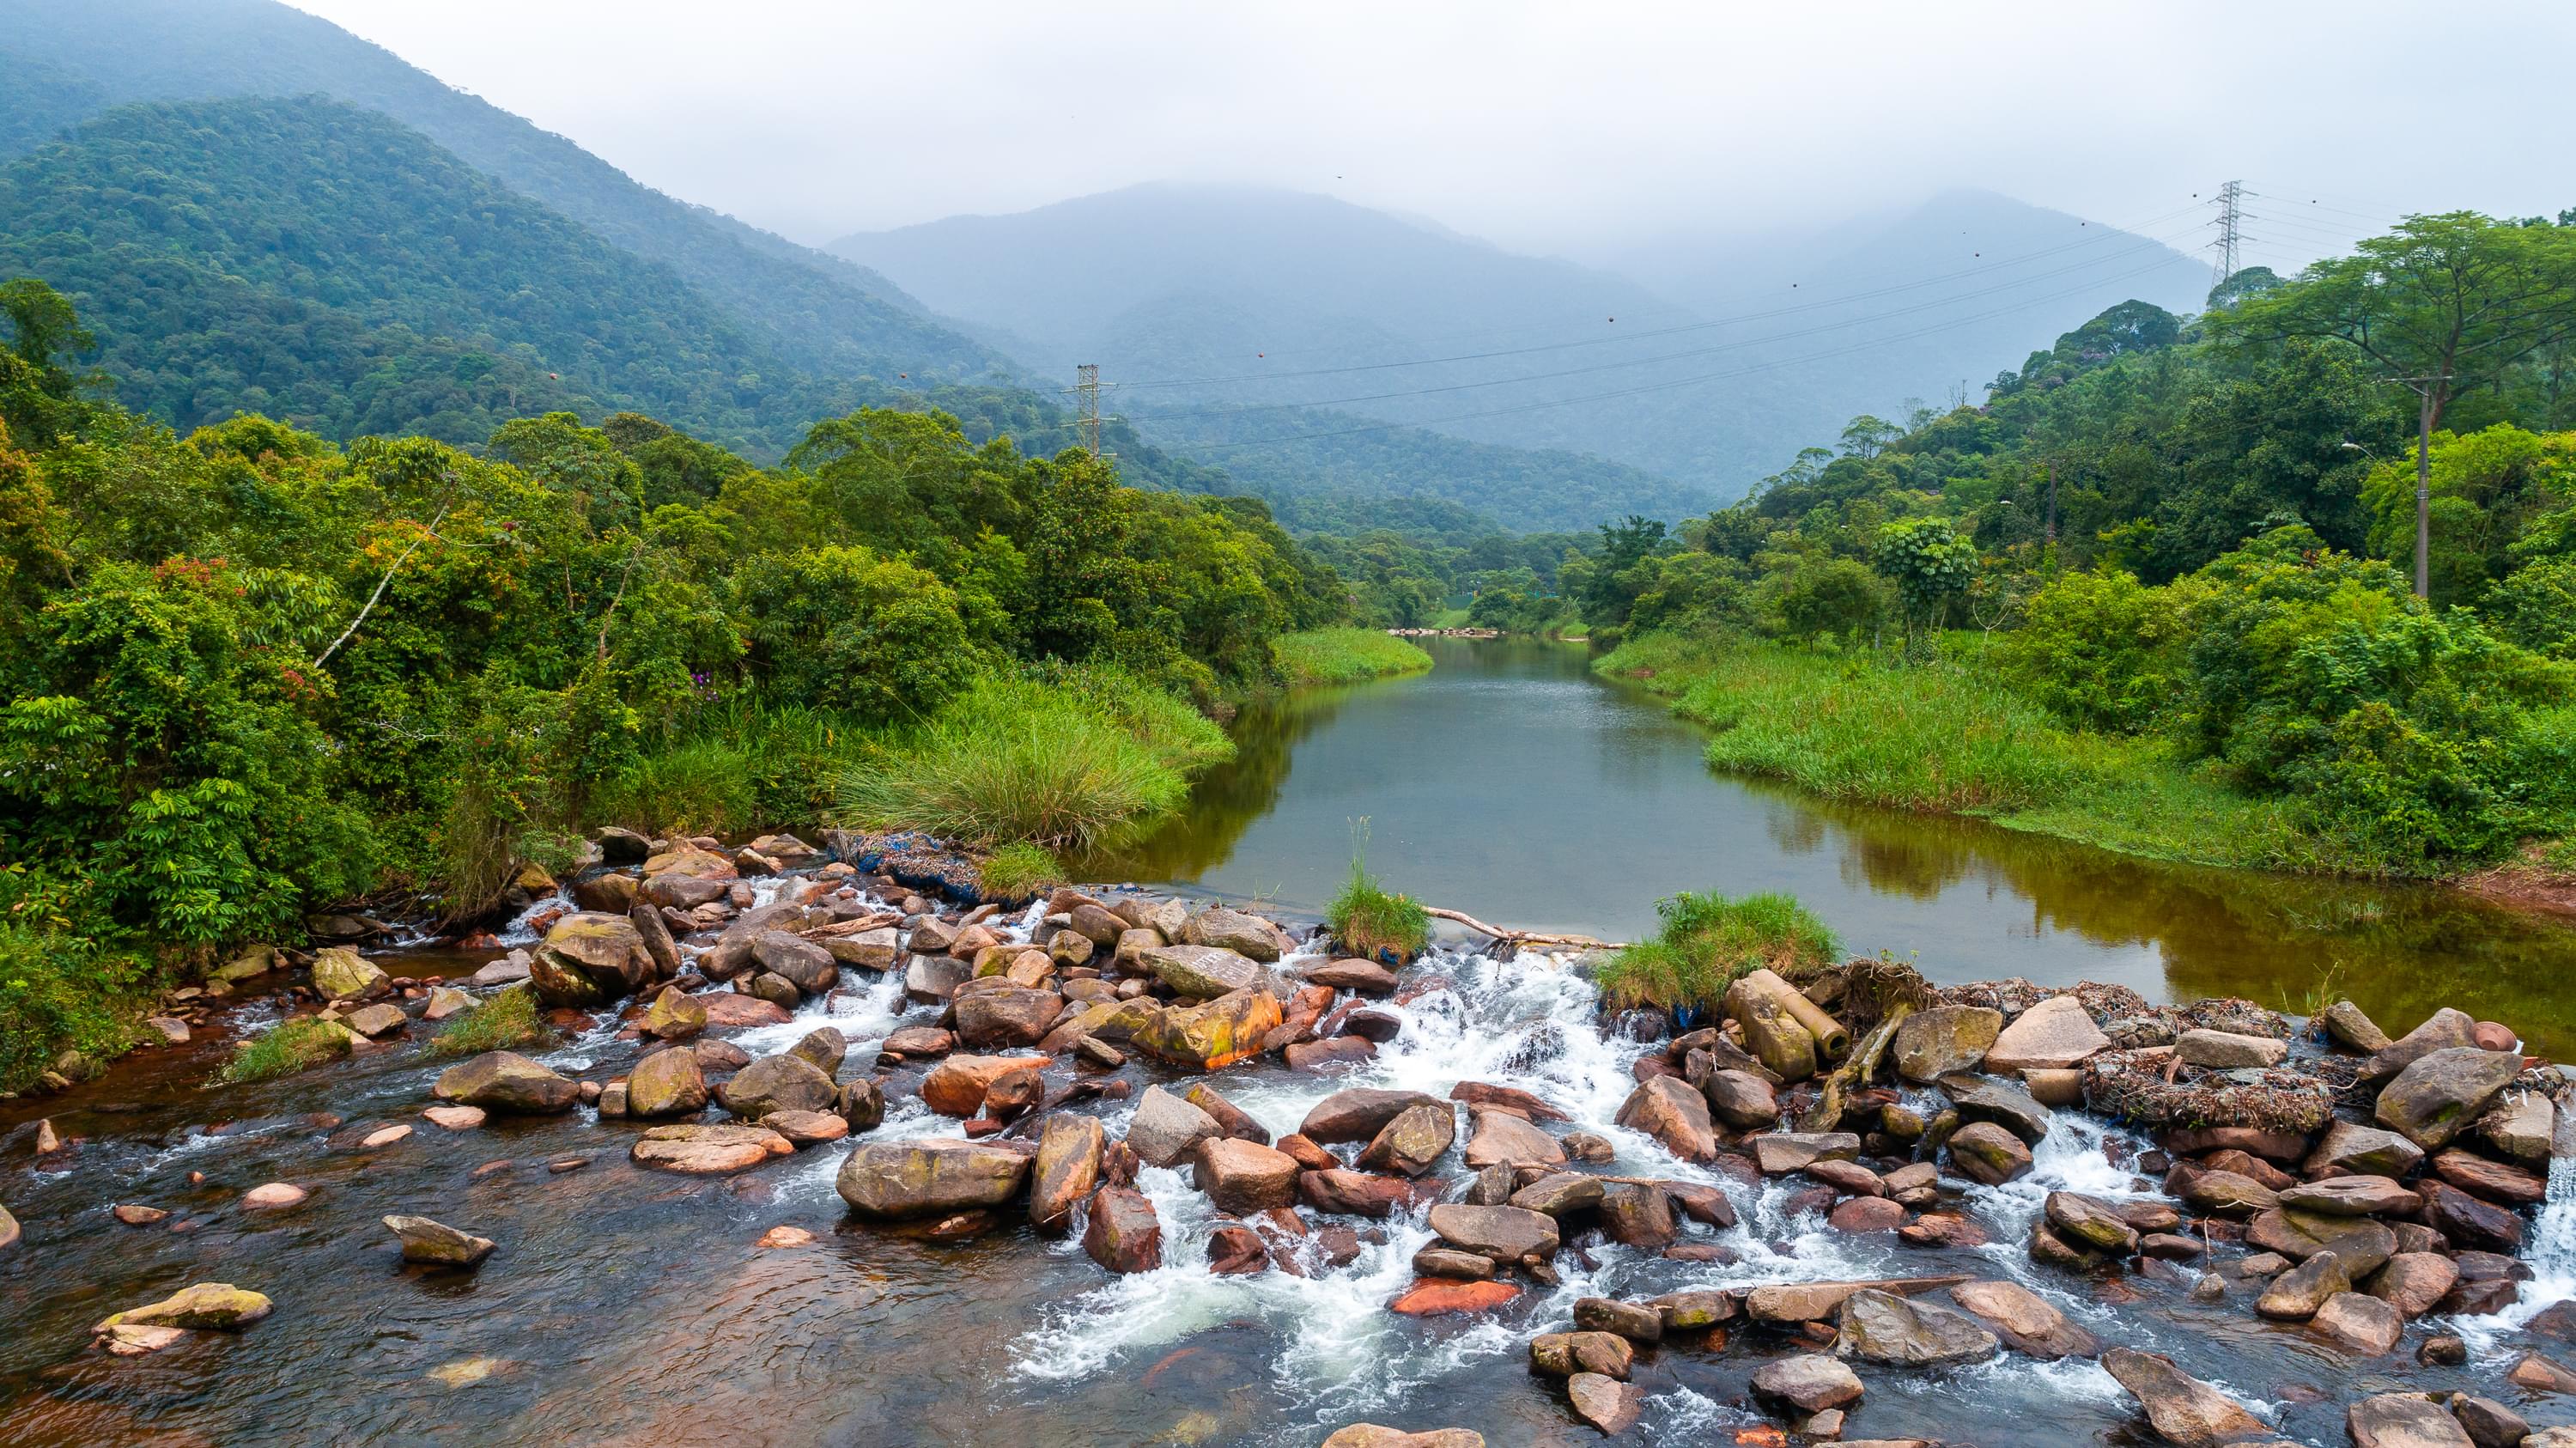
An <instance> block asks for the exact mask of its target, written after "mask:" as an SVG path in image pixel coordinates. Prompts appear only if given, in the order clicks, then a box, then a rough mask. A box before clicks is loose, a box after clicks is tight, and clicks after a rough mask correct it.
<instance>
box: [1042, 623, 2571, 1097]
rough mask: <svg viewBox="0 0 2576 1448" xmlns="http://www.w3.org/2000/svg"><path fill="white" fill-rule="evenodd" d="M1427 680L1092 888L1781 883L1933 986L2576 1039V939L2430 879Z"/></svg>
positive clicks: (1483, 675) (1340, 723)
mask: <svg viewBox="0 0 2576 1448" xmlns="http://www.w3.org/2000/svg"><path fill="white" fill-rule="evenodd" d="M1429 642H1430V646H1431V648H1432V650H1433V652H1434V653H1435V654H1436V655H1437V656H1438V658H1439V667H1438V668H1437V669H1436V670H1434V671H1433V672H1432V673H1430V674H1427V675H1422V676H1419V677H1415V678H1409V679H1399V680H1391V681H1387V682H1383V683H1376V684H1366V685H1361V686H1358V687H1355V688H1350V689H1338V690H1330V691H1325V692H1321V693H1315V694H1308V695H1301V696H1298V697H1295V698H1291V699H1287V700H1282V701H1279V702H1277V703H1275V704H1273V705H1270V706H1267V707H1260V708H1254V709H1248V710H1246V711H1245V712H1244V714H1243V716H1242V718H1241V719H1240V720H1238V721H1237V724H1236V738H1237V745H1238V749H1239V751H1240V752H1239V754H1238V756H1237V758H1236V759H1235V760H1234V762H1233V763H1231V764H1229V765H1227V766H1225V767H1224V768H1222V769H1220V770H1218V771H1216V772H1214V773H1213V774H1211V775H1210V776H1209V777H1208V779H1207V780H1206V781H1205V782H1204V783H1203V784H1202V786H1201V788H1200V789H1199V791H1198V792H1197V793H1196V795H1195V796H1194V798H1193V803H1192V806H1191V809H1190V811H1189V813H1188V814H1187V815H1186V816H1184V817H1181V818H1179V819H1176V820H1174V821H1173V822H1171V823H1170V824H1168V825H1167V826H1165V827H1164V828H1163V829H1161V830H1160V831H1158V832H1157V833H1155V834H1153V835H1152V836H1150V837H1148V838H1146V839H1145V840H1143V841H1142V842H1140V843H1138V844H1136V845H1135V846H1133V847H1132V848H1129V849H1127V850H1125V851H1123V852H1121V853H1118V854H1116V855H1110V856H1103V857H1101V858H1097V859H1094V860H1090V861H1085V862H1082V863H1081V871H1082V873H1084V874H1085V875H1087V876H1089V877H1091V878H1101V879H1132V880H1139V881H1169V882H1176V883H1184V884H1189V885H1194V886H1198V887H1200V888H1204V889H1209V890H1214V891H1218V892H1222V893H1227V894H1234V895H1241V896H1259V897H1263V898H1267V899H1272V900H1275V901H1277V902H1279V903H1280V904H1282V905H1284V906H1287V907H1290V908H1296V909H1306V910H1313V909H1318V908H1320V907H1321V905H1322V903H1323V902H1324V901H1325V900H1326V899H1327V898H1329V897H1330V895H1331V894H1332V892H1333V890H1334V889H1335V888H1336V887H1337V886H1338V885H1339V883H1340V881H1341V878H1342V875H1343V873H1344V872H1345V871H1346V870H1347V869H1348V867H1349V856H1350V827H1351V821H1353V820H1354V819H1356V818H1358V817H1360V816H1367V817H1369V818H1370V819H1371V821H1372V834H1371V842H1370V865H1371V866H1372V868H1374V869H1375V870H1376V871H1377V872H1378V873H1379V874H1380V875H1382V876H1383V877H1384V878H1385V879H1386V880H1387V881H1388V882H1389V883H1390V884H1391V885H1393V886H1394V887H1395V888H1399V889H1403V890H1406V891H1409V892H1411V893H1413V894H1414V895H1416V896H1419V897H1421V898H1423V899H1426V900H1430V901H1432V902H1433V903H1436V904H1442V905H1448V906H1451V907H1454V908H1457V909H1461V910H1465V911H1468V912H1469V913H1471V914H1475V915H1478V916H1481V917H1483V918H1486V919H1492V920H1508V921H1512V922H1515V923H1520V924H1524V925H1528V926H1531V927H1534V928H1543V929H1557V930H1574V931H1582V932H1585V933H1590V934H1597V935H1602V936H1605V937H1607V938H1612V939H1628V938H1634V937H1635V936H1637V935H1640V934H1643V933H1645V932H1647V931H1650V930H1652V929H1653V926H1654V902H1655V900H1656V899H1657V898H1659V897H1661V896H1664V895H1669V894H1671V893H1673V892H1674V891H1676V890H1684V889H1712V888H1714V889H1721V890H1725V891H1728V892H1730V893H1737V894H1741V893H1744V892H1746V891H1751V890H1786V891H1789V892H1790V893H1793V894H1795V895H1797V896H1798V897H1799V898H1800V899H1802V900H1804V901H1806V902H1807V904H1808V905H1809V906H1810V908H1812V909H1814V910H1816V911H1817V912H1818V913H1819V914H1821V915H1822V916H1824V918H1825V919H1826V920H1827V921H1828V922H1829V923H1830V924H1832V925H1833V927H1834V928H1835V929H1836V930H1837V931H1838V932H1839V933H1840V934H1841V935H1842V937H1843V940H1844V943H1845V944H1846V945H1847V946H1849V947H1851V948H1853V949H1855V950H1861V951H1878V950H1887V951H1891V952H1893V953H1895V954H1897V955H1898V956H1900V957H1911V958H1913V959H1915V960H1916V961H1917V963H1918V964H1920V965H1921V966H1922V968H1923V969H1924V970H1925V971H1926V972H1927V973H1929V974H1931V975H1933V976H1934V977H1936V978H1939V979H1947V980H1967V979H1976V978H1981V977H1988V976H1997V975H2026V976H2029V977H2030V978H2032V979H2034V980H2040V981H2048V982H2065V981H2072V980H2077V979H2095V980H2117V981H2120V982H2123V983H2125V984H2127V985H2130V986H2132V987H2134V988H2136V989H2137V990H2139V991H2142V992H2144V993H2145V994H2147V995H2148V996H2150V997H2154V998H2161V999H2170V998H2176V997H2189V996H2199V995H2218V994H2238V995H2246V996H2252V997H2254V998H2257V999H2260V1000H2264V1001H2266V1002H2269V1003H2271V1004H2274V1005H2280V1006H2291V1007H2295V1006H2297V1005H2299V1004H2300V1003H2302V1002H2303V1001H2305V1000H2306V999H2308V998H2309V997H2310V996H2311V995H2312V994H2315V993H2318V992H2322V991H2333V992H2338V993H2346V994H2350V995H2352V996H2353V997H2354V998H2355V999H2356V1000H2358V1001H2360V1002H2361V1003H2362V1004H2363V1005H2364V1006H2365V1007H2367V1008H2368V1009H2369V1010H2370V1011H2371V1012H2372V1014H2373V1015H2374V1016H2377V1017H2379V1018H2380V1019H2381V1020H2382V1022H2383V1023H2384V1024H2386V1025H2388V1026H2390V1027H2391V1028H2392V1029H2397V1030H2403V1029H2405V1028H2406V1027H2408V1026H2411V1025H2413V1024H2414V1023H2415V1021H2417V1020H2419V1019H2421V1018H2422V1017H2423V1016H2424V1015H2426V1014H2428V1013H2429V1012H2430V1011H2431V1010H2432V1009H2433V1008H2434V1007H2436V1006H2439V1005H2444V1004H2452V1005H2459V1006H2461V1007H2462V1008H2464V1009H2470V1010H2473V1011H2476V1012H2478V1013H2479V1014H2481V1015H2485V1016H2489V1017H2492V1018H2494V1019H2498V1020H2502V1021H2505V1022H2507V1023H2508V1024H2510V1025H2512V1026H2513V1027H2514V1028H2516V1029H2517V1030H2519V1031H2521V1032H2522V1033H2523V1035H2524V1036H2525V1038H2526V1040H2527V1041H2529V1042H2530V1043H2531V1044H2532V1045H2533V1046H2534V1047H2535V1048H2537V1049H2547V1050H2552V1051H2560V1050H2565V1049H2568V1048H2570V1047H2571V1046H2576V1001H2571V1000H2569V999H2567V998H2565V997H2566V992H2565V991H2564V988H2563V987H2564V983H2565V982H2567V981H2568V980H2570V979H2571V971H2576V929H2570V928H2569V927H2568V926H2567V925H2566V924H2564V923H2561V922H2557V921H2554V920H2551V919H2548V918H2546V917H2535V916H2529V915H2525V914H2522V913H2519V912H2515V911H2510V910H2506V909H2504V908H2502V907H2498V906H2494V905H2490V904H2487V903H2485V902H2483V901H2478V900H2474V899H2471V898H2468V897H2465V896H2462V895H2460V894H2459V893H2457V892H2454V891H2449V890H2443V889H2439V888H2435V887H2429V886H2421V885H2406V884H2384V883H2374V882H2352V881H2320V880H2305V879H2296V878H2288V877H2276V876H2260V875H2247V874H2241V873H2236V872H2228V871H2219V870H2210V869H2202V868H2197V867H2190V866H2174V865H2163V864H2157V863H2154V862H2149V861H2142V860H2136V859H2131V858H2128V857H2124V856H2119V855H2113V854H2109V853H2106V852H2103V851H2100V850H2093V849H2088V848H2085V847H2082V846H2077V845H2070V844H2067V843H2065V842H2062V841H2058V840H2052V839H2048V838H2045V837H2041V836H2034V835H2024V834H2018V833H2015V832H2013V831H2010V830H2005V829H2000V828H1997V827H1995V826H1992V825H1988V824H1984V823H1981V822H1978V821H1974V820H1962V819H1955V818H1947V817H1941V816H1930V815H1910V814H1904V813H1899V812H1894V811H1887V810H1876V809H1866V808H1859V807H1852V806H1842V805H1835V804H1830V803H1825V802H1820V801H1817V800H1814V799H1811V798H1809V797H1806V796H1804V795H1801V794H1797V793H1795V792H1793V791H1789V790H1786V789H1782V788H1778V787H1774V786H1771V785H1767V784H1763V783H1759V782H1748V781H1741V780H1734V779H1729V778H1725V777H1721V776H1717V775H1714V774H1712V773H1711V772H1710V771H1709V770H1708V769H1707V767H1706V765H1705V764H1704V762H1703V761H1702V758H1701V747H1702V742H1703V741H1702V739H1701V737H1700V736H1699V735H1698V734H1697V732H1696V731H1694V730H1692V729H1690V728H1688V727H1687V726H1684V725H1682V724H1680V723H1678V722H1677V721H1675V720H1674V719H1672V718H1671V717H1670V716H1669V715H1668V714H1666V713H1665V712H1664V710H1663V708H1662V706H1661V705H1660V704H1659V703H1657V702H1656V701H1655V700H1654V699H1652V698H1651V697H1648V696H1646V695H1645V694H1643V693H1642V692H1641V691H1637V690H1633V689H1630V688H1626V687H1623V686H1619V685H1614V684H1607V683H1603V682H1601V681H1599V680H1597V679H1594V678H1593V677H1592V676H1591V675H1590V674H1589V672H1588V670H1587V659H1586V657H1585V655H1584V652H1583V650H1582V649H1581V648H1579V647H1571V646H1564V645H1550V644H1542V643H1534V642H1528V641H1520V640H1510V641H1501V642H1492V643H1470V642H1466V641H1463V640H1431V641H1429Z"/></svg>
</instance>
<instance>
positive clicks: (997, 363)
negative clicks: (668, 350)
mask: <svg viewBox="0 0 2576 1448" xmlns="http://www.w3.org/2000/svg"><path fill="white" fill-rule="evenodd" d="M30 61H33V62H41V63H42V65H43V71H42V73H43V74H46V75H51V76H55V77H60V78H66V79H68V80H70V81H71V82H72V83H74V84H76V85H79V86H81V87H84V92H83V93H84V94H85V95H87V96H89V97H94V100H95V103H94V104H84V102H83V101H82V100H81V98H80V97H79V96H76V95H66V94H64V92H63V91H62V89H61V85H60V83H59V81H58V82H57V84H56V85H55V86H53V87H52V88H50V89H48V90H47V91H45V92H44V93H42V94H29V93H27V92H25V91H24V90H22V88H21V86H20V84H19V83H18V82H16V81H15V80H14V78H13V80H12V83H11V85H10V86H9V87H8V88H7V93H6V94H5V95H0V116H5V117H9V118H10V119H9V120H8V121H6V122H0V137H7V136H11V135H17V136H20V137H22V138H24V139H36V138H40V137H42V136H43V135H46V134H50V132H51V130H52V129H55V128H59V127H60V126H61V125H63V124H67V123H69V122H71V121H74V120H77V119H81V118H82V117H83V116H85V115H87V114H89V113H90V112H92V111H95V110H96V109H98V108H101V107H104V106H107V105H115V104H120V103H124V102H129V101H138V100H195V99H203V98H211V97H229V96H271V97H297V96H306V95H327V96H332V97H335V98H337V99H340V100H344V101H347V102H349V103H351V104H353V105H359V106H364V107H366V108H368V109H370V110H377V111H382V112H384V113H385V114H387V115H390V116H392V117H393V118H395V119H396V120H398V121H400V122H402V123H403V124H404V125H406V126H409V127H411V128H412V129H414V130H417V131H419V132H421V133H422V134H424V135H426V136H428V137H429V138H430V139H431V140H433V141H435V142H436V143H438V144H439V145H440V146H442V147H444V148H445V149H447V150H448V151H450V152H453V153H454V154H455V155H456V156H457V157H459V158H460V159H462V160H463V161H464V162H465V163H466V164H468V165H470V166H472V167H474V168H476V169H477V170H480V171H482V172H484V173H485V174H487V175H489V176H491V177H493V178H495V179H496V180H498V181H499V182H500V183H501V184H502V185H504V186H506V187H508V188H509V189H510V190H512V191H515V192H517V193H519V194H520V195H522V196H525V197H529V198H531V199H533V200H536V201H540V202H542V203H544V204H545V205H546V206H548V207H550V208H551V209H553V210H555V211H557V212H560V213H562V214H563V215H565V216H567V217H569V218H571V219H572V220H574V221H576V222H578V223H580V224H581V225H582V226H584V227H587V228H589V229H590V230H591V231H593V232H596V233H597V234H598V235H600V236H601V237H603V238H604V239H606V240H607V241H609V242H611V243H612V244H614V245H617V246H620V247H623V248H625V249H627V250H629V251H632V252H634V253H636V254H637V255H639V256H642V257H645V258H647V259H649V260H652V261H657V262H661V263H663V264H665V265H667V266H669V267H670V268H671V269H672V270H673V271H675V272H677V273H678V274H679V275H680V276H682V277H683V278H685V279H686V280H687V281H688V282H689V283H690V284H691V285H692V286H694V287H696V288H698V289H699V290H701V291H702V292H703V293H704V294H705V295H706V296H707V297H708V298H709V299H710V300H711V301H712V302H713V303H714V304H716V305H717V306H718V307H720V308H721V309H723V310H724V311H725V312H726V313H727V314H728V316H729V318H730V320H731V321H732V323H733V325H734V326H735V327H736V328H737V329H738V330H740V331H742V332H743V333H744V334H745V335H746V336H749V337H751V338H753V339H754V340H756V341H758V342H759V343H761V344H762V345H764V346H766V347H768V348H770V349H772V350H775V351H777V352H778V353H780V354H781V355H783V356H785V357H787V358H788V359H789V360H791V361H792V362H794V363H795V364H796V365H798V366H800V367H803V368H805V369H806V370H809V371H814V372H817V373H823V374H826V375H837V376H862V375H874V376H878V377H881V378H885V379H888V380H891V379H893V378H894V377H895V375H896V374H898V373H909V374H911V376H912V378H913V379H915V380H920V379H924V378H931V377H940V378H952V379H976V378H997V377H1006V376H1008V375H1010V374H1011V372H1012V370H1013V369H1012V368H1011V366H1010V364H1009V363H1008V362H1006V361H1005V360H1003V359H1002V358H1000V357H999V356H997V355H996V354H994V353H992V352H991V351H989V350H987V349H985V348H983V347H980V346H978V345H976V344H975V343H973V342H970V341H968V340H967V339H966V338H964V337H962V336H960V335H958V334H957V333H956V332H954V331H953V330H950V329H949V328H946V327H944V326H942V325H940V324H939V323H938V322H937V321H935V320H933V319H931V318H929V317H926V316H925V315H923V314H922V313H921V311H920V309H919V307H918V305H917V304H915V303H914V302H912V300H911V299H910V298H908V297H905V296H904V295H903V294H902V293H901V292H900V291H898V290H897V289H896V288H895V287H894V286H893V285H892V284H890V283H888V282H887V281H885V279H884V278H882V277H878V276H874V275H871V274H869V273H868V272H866V271H865V270H864V269H862V268H860V267H857V266H853V265H851V264H850V263H849V262H847V261H844V260H841V259H839V258H835V257H829V256H826V255H824V254H823V253H820V252H816V251H812V250H809V249H807V248H804V247H800V246H796V245H794V244H793V243H791V242H788V241H786V240H784V239H783V238H780V237H777V236H773V235H770V234H769V233H766V232H762V231H759V230H757V229H755V228H752V227H748V226H745V225H743V224H742V223H740V222H738V221H735V220H734V219H732V218H731V217H727V216H724V215H721V214H719V213H716V212H712V211H709V210H706V209H705V208H703V207H697V206H691V205H689V204H687V203H686V202H683V201H680V200H677V199H674V198H672V197H669V196H665V195H663V194H661V193H660V192H657V191H654V190H651V189H650V188H648V187H645V186H641V185H639V184H637V183H636V182H635V181H634V180H633V179H632V178H630V177H628V176H627V175H626V174H625V173H623V172H621V171H619V170H618V169H617V168H616V167H614V166H612V165H610V164H609V163H607V162H605V161H602V160H601V159H599V158H598V157H596V156H593V155H591V154H590V153H589V152H587V151H584V150H583V149H582V148H581V147H579V146H577V145H575V144H574V143H573V142H571V141H569V140H567V139H565V138H564V137H561V136H557V135H551V134H549V133H547V132H545V131H541V130H539V129H538V128H537V127H535V126H533V125H530V124H529V123H528V122H527V121H525V120H523V119H521V118H520V117H517V116H514V115H511V114H510V113H508V112H506V111H503V110H501V109H500V108H498V107H496V106H493V105H491V104H489V103H488V102H485V101H483V100H481V99H478V98H477V97H474V96H472V95H468V94H466V93H464V92H462V91H458V90H456V89H454V88H452V87H450V86H448V85H446V84H444V83H442V82H441V81H440V80H439V79H438V78H437V77H435V76H432V75H429V74H427V73H425V72H423V71H421V70H419V69H417V68H416V67H413V66H411V65H409V64H407V63H405V62H404V61H403V60H402V59H401V58H400V57H398V56H395V55H393V54H391V53H390V52H387V51H385V50H383V49H381V48H380V47H377V46H374V45H370V44H368V43H367V42H365V41H363V40H360V39H358V38H357V37H356V36H353V35H351V34H349V33H348V32H347V31H344V30H342V29H340V28H339V27H338V26H335V25H332V24H330V23H329V22H328V21H324V20H321V19H318V18H316V17H314V16H310V15H306V14H304V13H302V12H300V11H297V10H293V9H290V8H289V7H287V6H285V5H281V4H277V3H274V0H17V3H13V4H10V5H8V6H5V7H0V74H5V75H10V76H12V77H14V76H15V75H16V74H17V73H18V71H19V69H20V67H21V66H22V65H23V64H24V63H25V62H30ZM75 111H77V112H78V113H77V114H75ZM22 117H32V118H35V119H21V118H22ZM22 144H23V142H22ZM0 154H6V153H5V152H0Z"/></svg>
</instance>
